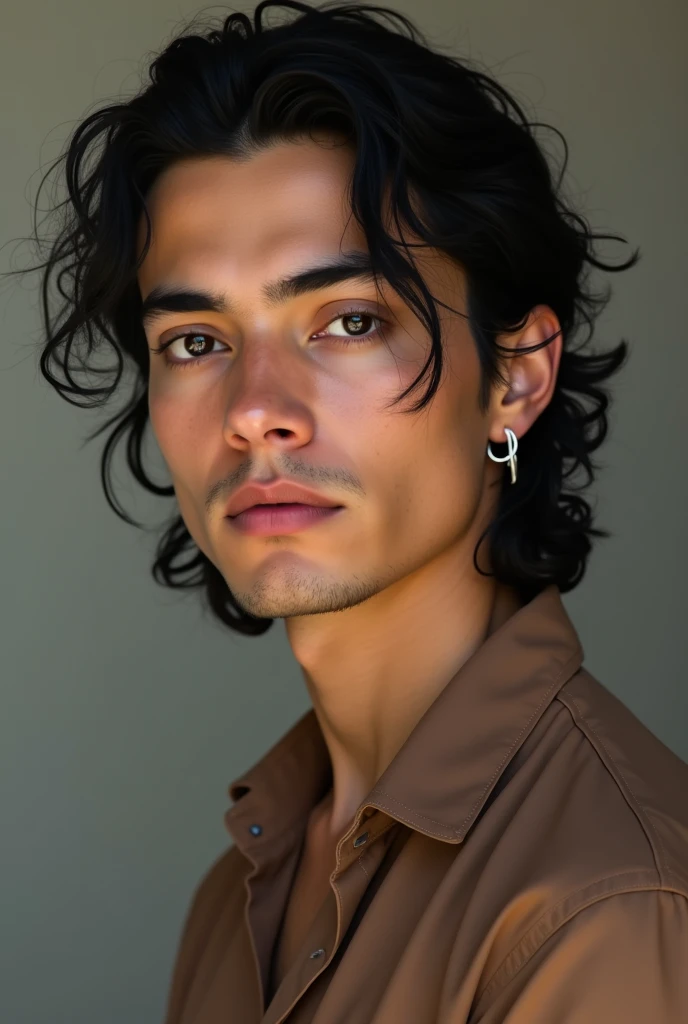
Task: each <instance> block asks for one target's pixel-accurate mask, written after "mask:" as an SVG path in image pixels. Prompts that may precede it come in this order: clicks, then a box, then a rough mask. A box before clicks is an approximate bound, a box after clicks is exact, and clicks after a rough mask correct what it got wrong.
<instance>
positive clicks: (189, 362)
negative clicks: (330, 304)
mask: <svg viewBox="0 0 688 1024" xmlns="http://www.w3.org/2000/svg"><path fill="white" fill-rule="evenodd" d="M356 315H357V316H368V317H370V319H371V320H375V321H377V323H378V324H380V325H383V324H385V323H386V322H387V321H386V320H383V319H382V317H379V316H377V315H376V314H375V313H373V312H372V311H371V310H369V309H360V308H358V307H356V308H352V309H345V310H342V311H341V312H340V313H338V314H337V316H335V317H333V318H332V320H330V321H329V323H328V324H327V327H329V326H330V325H331V324H334V323H336V322H337V320H343V319H344V318H345V317H348V316H356ZM380 330H381V328H380V327H377V328H375V330H374V331H371V332H370V333H369V334H363V335H359V336H358V337H357V336H356V335H351V336H350V337H344V336H337V335H334V336H333V337H335V339H336V341H337V342H340V343H342V344H343V345H344V346H345V347H346V346H348V345H363V344H365V343H366V342H367V341H370V339H371V338H377V337H378V335H379V334H380ZM188 337H201V338H213V340H214V341H219V338H215V337H214V336H213V335H212V334H209V333H207V332H206V331H184V332H182V333H181V334H176V335H175V336H174V337H173V338H169V340H168V341H166V342H165V343H164V345H158V347H157V348H151V352H153V354H154V355H162V353H163V352H165V351H166V349H168V348H169V347H170V345H172V343H173V342H175V341H179V340H180V339H181V338H188ZM213 355H217V353H216V352H206V353H205V355H202V356H192V357H191V358H189V359H179V360H177V359H170V357H169V356H168V355H165V362H166V364H167V365H168V366H170V367H174V368H175V369H177V368H179V369H186V367H188V366H193V365H194V364H195V363H202V362H204V361H205V360H206V359H208V358H209V357H210V356H213Z"/></svg>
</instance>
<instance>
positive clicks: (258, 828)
mask: <svg viewBox="0 0 688 1024" xmlns="http://www.w3.org/2000/svg"><path fill="white" fill-rule="evenodd" d="M262 831H263V826H262V825H251V826H250V828H249V832H250V833H251V835H254V836H259V835H260V834H261V832H262Z"/></svg>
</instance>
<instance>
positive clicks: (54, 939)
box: [0, 0, 688, 1024]
mask: <svg viewBox="0 0 688 1024" xmlns="http://www.w3.org/2000/svg"><path fill="white" fill-rule="evenodd" d="M417 7H418V11H416V5H415V4H413V3H408V4H404V5H403V6H400V7H399V9H401V10H404V11H405V12H406V13H409V14H411V16H412V17H414V18H418V22H419V24H420V25H421V27H422V28H423V29H425V30H426V31H427V32H428V33H429V34H430V37H431V40H432V39H434V40H436V41H438V42H440V41H441V42H442V44H444V45H449V46H451V47H452V48H453V49H455V50H456V51H457V52H460V53H463V54H465V55H468V56H471V57H473V58H476V59H478V60H481V61H484V62H485V64H486V65H487V66H488V67H489V68H490V69H491V70H492V71H493V73H495V74H496V75H497V76H498V77H499V78H500V80H501V81H502V82H503V83H504V84H505V85H506V86H507V87H509V88H511V89H512V90H514V91H515V92H516V94H517V96H519V97H520V98H521V99H525V100H529V101H530V102H531V103H532V104H534V110H535V112H536V113H537V114H538V115H539V118H540V119H541V120H545V121H549V122H551V123H554V124H555V125H556V126H557V127H558V128H559V129H560V130H561V131H563V133H564V135H565V137H566V139H567V141H568V142H569V145H570V147H571V162H570V165H569V166H570V171H569V176H568V187H569V190H570V192H571V193H572V195H573V197H574V198H575V199H576V200H577V201H578V202H579V203H580V204H581V205H582V207H583V209H584V211H585V212H586V215H587V216H588V217H589V218H590V220H591V222H592V224H593V226H594V227H595V228H596V229H597V230H602V231H603V230H608V231H613V232H618V233H620V234H622V235H624V236H625V237H626V238H628V239H629V241H630V242H631V243H632V245H633V246H636V245H639V246H640V247H641V249H642V253H643V259H642V262H641V263H640V264H639V265H638V266H637V267H636V268H635V269H633V270H631V271H628V272H626V273H624V274H621V275H619V276H618V277H615V278H614V277H612V278H611V279H610V280H611V282H612V285H613V287H614V289H615V290H614V297H613V299H612V302H611V304H610V306H609V308H608V311H607V313H606V314H605V316H604V318H603V320H602V321H601V323H600V328H599V332H600V333H599V336H600V338H601V340H603V341H604V342H605V343H612V342H614V343H615V342H616V341H617V340H618V339H619V338H621V337H625V338H628V339H630V341H631V343H632V346H633V351H632V358H631V361H630V364H629V365H628V367H627V369H626V371H625V373H624V374H623V377H622V378H621V379H620V380H619V382H618V384H617V391H616V394H617V402H616V407H615V410H614V414H613V417H612V436H611V439H610V440H609V441H608V443H607V445H606V446H605V448H604V449H603V450H602V453H601V454H602V458H603V461H604V462H605V463H606V469H605V470H604V472H603V474H602V477H601V481H600V484H599V487H598V489H597V492H596V493H597V496H598V508H599V512H600V523H601V525H604V526H607V527H609V528H610V529H612V530H613V533H614V536H613V537H612V538H611V539H610V540H607V541H604V542H600V544H599V546H598V548H597V551H596V553H595V554H594V556H593V559H592V562H591V565H590V568H589V571H588V574H587V577H586V579H585V581H584V583H583V584H581V586H580V587H579V588H578V589H577V590H576V591H574V592H573V593H572V594H571V595H568V596H567V597H566V598H565V603H566V606H567V608H568V609H569V611H570V613H571V614H572V617H573V619H574V622H575V623H576V625H577V627H578V629H579V632H580V635H581V638H582V640H583V645H584V648H585V650H586V663H587V665H588V667H589V668H590V670H591V671H593V672H594V674H595V675H597V677H598V678H600V679H601V680H602V682H604V683H605V684H606V685H607V686H608V687H609V688H610V689H611V690H613V691H614V692H615V693H617V694H618V695H619V696H620V697H621V698H622V700H624V701H625V702H626V703H627V704H628V705H629V707H630V708H631V709H632V710H633V711H635V713H636V714H637V715H638V716H639V717H640V718H641V719H642V720H643V721H644V722H645V723H646V724H647V725H648V726H649V727H650V728H651V729H652V730H653V731H654V732H655V733H656V734H657V735H658V736H659V737H660V738H661V739H662V740H663V741H664V742H665V743H666V744H667V745H668V746H670V747H672V748H673V749H674V750H675V751H676V752H677V753H679V754H680V755H681V756H682V757H683V758H684V759H685V760H688V690H687V688H686V684H685V675H686V671H685V666H686V626H685V623H684V618H685V601H684V600H683V592H682V585H683V580H684V578H685V575H686V558H685V542H684V538H685V530H684V529H683V528H684V527H685V521H686V472H685V470H686V447H687V445H688V437H687V432H686V426H687V425H688V424H687V421H686V413H685V407H686V403H685V387H686V381H687V380H688V359H687V356H686V351H687V346H686V327H685V324H686V314H685V309H684V301H683V300H684V297H685V290H686V285H685V279H686V271H687V269H688V266H687V263H688V261H687V260H686V234H687V233H686V228H687V224H686V190H685V182H686V170H687V160H686V148H687V147H686V131H685V125H686V118H687V110H686V71H685V67H686V65H685V55H684V53H683V49H682V47H683V46H684V44H685V40H686V38H688V23H687V21H688V19H687V17H686V6H685V4H683V3H682V2H681V0H675V2H671V0H655V2H654V3H653V4H648V3H646V2H641V0H605V2H604V3H599V0H578V2H577V3H576V4H569V3H564V2H563V0H557V2H554V3H552V0H538V2H534V0H533V2H525V0H521V2H514V0H465V2H463V3H461V4H456V3H454V2H451V0H429V2H428V0H426V2H425V3H423V4H422V7H421V5H420V4H418V5H417ZM239 9H241V8H239ZM243 9H249V8H243ZM199 10H201V8H199V7H197V6H195V5H192V4H188V5H187V4H185V3H181V2H179V0H177V2H171V0H164V2H163V0H144V2H141V0H119V2H118V3H117V4H113V3H110V2H106V0H61V2H60V3H59V4H54V3H52V2H50V3H49V2H47V0H35V2H33V3H23V4H11V5H8V6H7V8H6V9H5V10H4V12H3V18H2V29H1V33H2V34H1V37H0V75H1V76H2V80H1V82H0V104H2V108H1V111H0V118H1V121H0V131H1V138H2V151H3V161H2V167H1V170H0V174H1V178H0V182H1V185H2V189H1V192H2V198H1V202H2V239H0V241H1V242H2V243H4V244H3V246H2V249H1V250H0V270H6V269H9V268H11V267H19V266H26V265H27V263H28V262H29V261H30V259H31V258H32V257H31V252H30V250H29V248H28V247H27V246H20V247H19V248H17V245H16V242H14V241H13V240H14V239H17V238H19V237H21V236H26V235H28V234H29V233H30V230H31V227H30V215H31V207H30V202H31V201H32V200H33V198H34V195H35V190H36V187H37V184H38V181H39V180H40V174H39V171H40V169H43V170H45V169H47V166H48V164H49V163H50V162H51V161H52V160H54V159H55V158H56V157H57V155H58V153H59V152H60V150H61V148H62V145H63V142H64V140H65V139H66V137H67V135H68V133H69V132H70V131H71V129H72V128H73V127H74V126H75V124H76V123H77V122H78V121H79V120H80V119H81V118H82V117H83V116H84V114H85V113H86V112H87V110H90V109H93V108H94V106H95V105H98V104H100V103H101V102H111V101H114V100H116V99H118V98H120V97H122V98H124V97H126V96H128V95H130V94H131V93H132V92H133V91H134V90H135V89H136V88H137V87H138V83H139V80H140V75H141V73H142V72H143V71H145V68H146V65H147V62H148V57H150V55H151V53H150V51H155V50H157V49H159V48H160V47H162V45H163V44H164V43H165V42H166V41H167V40H168V39H169V37H170V36H171V34H173V33H174V31H175V30H176V28H177V27H178V26H179V23H180V21H181V20H185V19H186V18H187V17H188V16H190V15H192V14H194V13H196V12H197V11H199ZM204 10H205V11H206V12H207V14H208V15H209V16H215V15H221V14H223V13H224V14H226V13H229V11H228V9H226V8H223V7H220V6H212V7H208V8H205V9H204ZM421 10H422V16H421ZM550 140H551V136H550ZM551 144H552V145H553V146H554V145H555V141H554V140H552V141H551ZM557 151H558V150H557ZM46 203H47V195H46V194H44V195H43V208H45V207H46ZM605 251H606V253H607V254H608V255H612V256H613V257H614V258H615V259H618V260H620V259H622V258H625V257H626V256H627V255H628V254H629V252H630V249H628V248H627V247H624V246H620V245H617V246H615V247H614V249H613V250H612V249H609V250H605ZM37 281H38V277H37V275H32V276H29V277H27V278H25V279H24V280H23V282H22V283H20V282H19V280H18V279H16V278H15V279H14V280H13V281H11V283H10V284H9V285H8V284H7V283H3V284H2V286H1V288H0V323H1V324H2V342H3V343H2V350H1V354H0V389H1V395H0V397H1V400H0V429H2V445H1V447H0V453H1V454H0V458H1V460H2V461H1V463H0V468H1V473H2V560H1V563H0V564H1V565H2V588H1V590H0V593H1V595H2V596H1V600H2V608H1V609H0V624H1V625H0V633H1V639H2V680H1V690H0V698H1V707H0V787H1V792H0V799H1V801H2V802H1V807H2V819H3V827H2V842H1V844H0V1019H1V1020H2V1021H3V1024H5V1022H6V1024H122V1022H123V1021H126V1022H127V1024H152V1022H155V1021H159V1020H160V1018H161V1015H162V1011H163V1005H164V1000H165V996H166V991H167V985H168V980H169V971H170V968H171V962H172V957H173V954H174V950H175V947H176V943H177V940H178V936H179V929H180V927H181V923H182V919H183V915H184V913H185V911H186V907H187V905H188V901H189V899H190V896H191V892H192V890H193V888H194V887H195V885H196V884H197V883H198V881H199V879H200V877H201V875H202V874H203V873H204V871H205V870H206V869H207V867H208V866H209V864H210V863H211V861H212V860H214V859H215V858H216V857H217V856H218V855H219V854H220V853H221V851H222V850H223V849H224V848H225V847H226V846H227V845H228V843H229V837H228V836H227V834H226V832H225V830H224V824H223V817H222V816H223V812H224V810H225V809H226V807H227V806H228V805H229V799H228V796H227V793H226V787H227V784H228V782H229V781H230V780H231V779H232V778H233V777H234V776H235V775H238V774H239V773H240V772H241V771H243V770H244V769H245V768H247V767H248V766H249V765H250V764H252V763H253V762H254V761H255V760H257V758H258V757H259V756H260V755H261V754H262V753H263V752H264V751H265V750H266V749H267V748H268V746H269V745H271V744H272V743H273V742H274V741H275V740H276V739H277V738H278V737H279V736H281V735H282V733H283V732H284V731H285V730H286V729H287V728H288V727H289V726H290V725H291V723H292V722H293V721H295V720H296V718H297V717H298V716H299V715H301V714H302V713H303V711H305V710H306V707H307V706H308V701H307V695H306V692H305V689H304V686H303V683H302V679H301V674H300V670H299V668H298V665H297V664H296V663H295V661H294V659H293V657H292V655H291V651H290V649H289V646H288V644H287V641H286V635H285V632H284V625H283V622H282V621H281V620H280V621H276V622H275V624H274V626H273V628H272V630H271V631H270V632H269V633H268V635H267V636H265V637H263V638H257V639H254V640H252V639H250V638H239V637H237V636H234V635H233V634H230V633H229V632H228V631H226V630H224V629H223V627H221V626H220V625H219V624H214V623H213V622H211V621H210V620H209V619H207V618H203V617H202V614H201V611H200V606H199V605H198V603H197V600H196V598H195V597H193V596H188V597H180V596H178V595H177V594H173V593H170V592H167V591H164V590H163V589H161V588H159V587H157V585H156V584H154V582H153V581H152V579H151V578H150V576H149V565H150V563H151V562H152V557H153V546H154V542H155V537H156V533H155V528H156V526H157V525H159V524H161V523H162V521H163V519H164V517H165V516H167V515H168V514H169V512H170V511H171V505H170V504H168V503H167V501H166V500H165V499H160V503H157V502H155V501H154V500H153V498H152V497H151V498H149V497H148V496H147V495H141V494H139V493H138V491H137V488H136V486H135V484H134V483H133V481H131V480H130V479H129V477H128V475H127V473H126V470H125V469H124V463H123V460H121V459H120V461H119V462H118V463H117V467H118V468H117V481H118V482H119V488H120V494H121V496H122V500H123V501H124V503H125V505H126V507H127V508H128V509H129V510H130V511H131V513H132V514H133V515H134V516H137V517H139V518H143V519H144V520H145V521H146V522H147V523H148V524H149V526H150V528H151V529H150V532H148V533H144V532H139V531H136V530H134V529H133V528H130V527H128V526H127V525H126V524H124V523H122V522H121V521H120V520H119V519H117V518H116V517H115V515H114V514H113V513H112V512H111V511H110V510H109V508H108V506H107V505H106V503H105V499H104V497H103V495H102V492H101V489H100V482H99V476H98V455H99V450H100V449H99V444H100V439H98V440H97V441H95V442H93V443H91V444H90V445H86V446H84V447H82V441H83V438H84V437H85V435H86V433H87V432H89V431H90V430H92V429H93V428H94V427H95V426H96V425H97V423H99V422H101V420H102V419H103V418H104V417H105V413H104V412H101V413H93V412H86V411H82V410H79V409H76V408H73V407H72V406H69V405H68V404H67V403H66V402H64V401H62V400H61V399H60V398H59V397H58V396H56V395H55V394H54V393H53V392H52V391H51V390H50V389H49V388H48V386H47V384H46V383H45V382H44V381H43V378H42V377H41V376H40V374H39V372H38V369H37V365H36V356H35V351H36V348H35V346H36V343H37V342H38V341H39V340H40V337H41V335H40V325H39V316H38V307H37V294H36V285H37ZM155 455H156V453H155V452H153V453H152V456H153V457H155ZM160 465H161V467H162V464H160ZM158 479H160V480H161V481H164V482H167V477H166V476H165V474H164V472H163V469H162V468H161V471H160V474H159V475H158ZM682 613H683V614H682Z"/></svg>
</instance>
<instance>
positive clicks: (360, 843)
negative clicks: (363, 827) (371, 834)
mask: <svg viewBox="0 0 688 1024" xmlns="http://www.w3.org/2000/svg"><path fill="white" fill-rule="evenodd" d="M367 838H368V833H367V832H364V833H363V835H362V836H359V837H358V839H354V846H363V844H364V843H365V841H366V839H367Z"/></svg>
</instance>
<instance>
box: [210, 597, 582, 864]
mask: <svg viewBox="0 0 688 1024" xmlns="http://www.w3.org/2000/svg"><path fill="white" fill-rule="evenodd" d="M582 660H583V650H582V647H581V643H580V640H579V637H578V634H577V632H576V630H575V629H574V627H573V624H572V623H571V620H570V618H569V616H568V614H567V612H566V610H565V608H564V605H563V603H562V600H561V594H560V592H559V589H558V587H557V586H556V585H551V586H548V587H546V588H545V589H544V590H542V591H541V592H540V593H539V594H538V595H537V596H536V597H535V598H533V600H531V601H530V602H529V603H528V604H526V605H524V606H523V607H522V608H520V609H519V610H518V611H517V612H516V613H515V614H514V615H512V616H511V617H510V618H509V619H507V621H506V622H505V623H503V624H502V626H500V628H499V629H497V630H495V632H494V633H492V634H491V635H490V636H488V637H487V639H486V640H485V641H484V643H483V644H481V646H480V647H479V648H478V649H477V650H476V651H475V652H474V653H473V654H472V655H471V657H470V658H469V659H468V660H467V661H466V662H465V663H464V664H463V665H462V666H461V668H460V669H459V670H458V672H456V673H455V675H454V676H452V678H451V679H450V680H449V682H448V683H447V685H446V686H445V687H444V689H443V690H442V691H441V692H440V693H439V695H438V696H437V697H436V699H435V700H434V702H433V703H432V704H431V705H430V707H429V708H428V709H427V711H426V712H425V713H424V715H423V716H422V718H421V719H420V720H419V721H418V722H417V724H416V725H415V727H414V728H413V730H412V732H411V733H410V735H409V736H408V738H407V739H406V741H405V742H404V744H403V745H402V747H401V748H400V749H399V751H398V752H397V754H396V755H395V757H394V759H393V760H392V762H391V763H390V764H389V765H388V767H387V768H386V770H385V771H384V772H383V774H382V775H381V776H380V778H379V779H378V781H377V783H376V784H375V786H374V787H373V789H372V790H371V792H370V794H369V795H368V797H367V798H366V799H365V801H364V802H363V803H362V804H361V805H360V809H363V808H364V807H366V806H375V807H379V808H380V809H381V810H383V811H385V812H386V813H387V814H389V815H390V816H392V817H393V818H396V819H397V820H398V821H401V822H404V823H405V824H407V825H410V826H411V827H412V828H414V829H417V830H418V831H420V832H424V833H425V834H426V835H430V836H434V837H436V838H437V839H443V840H445V841H449V842H461V841H462V840H463V838H464V837H465V835H466V833H467V832H468V830H469V828H470V827H471V824H472V822H473V821H474V820H475V818H476V817H477V815H478V814H479V813H480V809H481V808H482V806H483V805H484V803H485V801H486V800H487V798H488V796H489V794H490V792H491V791H492V789H493V788H494V786H495V785H496V783H497V781H498V779H499V777H500V775H501V774H502V772H503V771H504V769H505V768H506V766H507V765H508V764H509V762H510V760H511V759H512V758H513V756H514V754H515V753H516V751H517V750H518V749H519V747H520V746H521V745H522V744H523V742H524V741H525V740H526V738H527V736H528V735H529V734H530V732H531V731H532V730H533V728H534V727H535V725H536V724H537V722H538V720H539V718H540V717H541V715H542V714H543V712H544V711H545V709H546V708H547V707H548V705H549V704H550V703H551V702H552V700H553V699H554V697H555V696H556V694H557V692H558V691H559V689H561V687H562V686H563V685H564V683H566V681H567V680H568V679H570V677H571V676H572V675H573V674H574V673H575V672H576V671H577V670H578V669H579V668H580V666H581V663H582ZM331 783H332V769H331V763H330V758H329V753H328V750H327V746H326V744H325V741H324V738H323V735H322V732H321V729H320V725H319V723H318V720H317V717H316V715H315V711H314V710H313V708H310V709H309V710H308V711H307V712H306V713H305V714H304V715H303V716H302V717H301V718H300V719H299V720H298V721H297V722H296V724H295V725H293V726H292V727H291V728H290V729H289V730H288V732H287V733H286V734H285V735H284V736H283V737H282V738H281V739H280V740H279V741H278V742H277V743H276V744H275V745H274V746H273V747H271V748H270V749H269V750H268V752H267V753H266V754H265V755H264V756H263V757H262V758H261V759H260V760H259V761H258V762H257V763H256V764H255V765H254V766H253V767H252V768H250V769H249V770H248V771H247V772H245V773H244V774H242V775H241V776H240V777H239V778H237V779H235V780H234V781H233V782H232V783H231V784H230V786H229V795H230V796H231V798H232V800H234V801H236V802H235V804H234V806H233V807H231V808H230V810H229V811H228V812H227V814H226V815H225V822H226V825H227V828H228V830H229V832H230V834H231V835H232V836H233V838H234V839H235V840H236V842H237V845H239V847H240V848H241V849H244V848H245V847H246V845H247V843H250V845H251V846H252V847H253V846H254V844H258V845H262V842H263V841H264V842H266V843H268V842H272V843H274V842H275V841H276V840H277V839H278V838H279V837H280V836H283V835H284V834H285V833H286V832H288V831H291V830H292V829H293V828H294V827H295V826H299V827H303V825H304V823H305V818H306V817H307V815H308V813H309V811H310V810H311V809H312V807H313V806H314V805H315V804H316V803H317V802H318V801H319V800H320V799H321V798H322V797H323V796H324V795H325V793H326V792H327V790H328V788H329V787H330V785H331Z"/></svg>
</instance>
